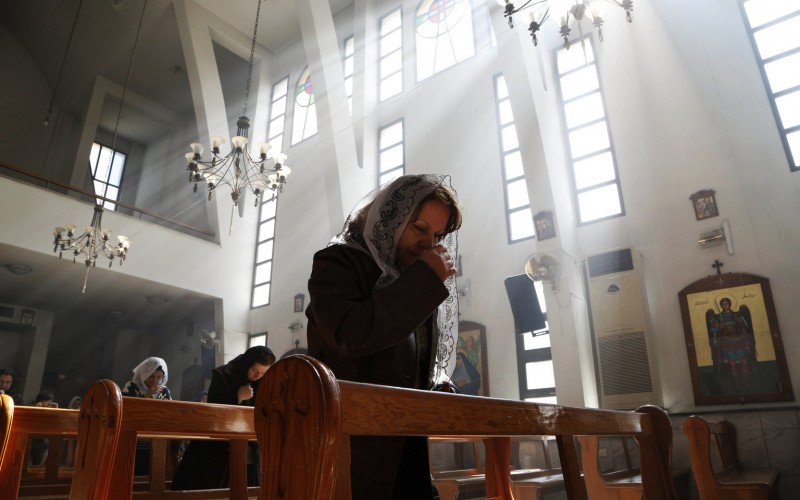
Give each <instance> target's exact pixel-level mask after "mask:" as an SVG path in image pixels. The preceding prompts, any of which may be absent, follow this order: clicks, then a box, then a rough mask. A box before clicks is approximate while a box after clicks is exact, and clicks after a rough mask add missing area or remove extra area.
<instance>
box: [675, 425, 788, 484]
mask: <svg viewBox="0 0 800 500" xmlns="http://www.w3.org/2000/svg"><path fill="white" fill-rule="evenodd" d="M683 433H684V434H685V435H686V437H687V438H688V439H689V452H690V455H691V459H692V472H693V473H694V480H695V482H696V483H697V490H698V492H699V493H700V498H701V500H713V499H717V498H735V499H737V500H762V499H763V500H766V499H768V498H771V497H772V496H773V495H775V489H774V485H775V481H776V480H777V478H778V470H777V469H771V468H759V469H743V468H742V466H741V464H740V463H739V458H738V456H737V454H736V429H735V428H734V427H733V425H732V424H731V423H730V422H726V421H722V422H719V423H711V422H707V421H706V420H705V419H704V418H703V417H700V416H697V415H693V416H691V417H688V418H687V419H686V420H685V421H684V422H683ZM712 438H713V442H714V444H715V448H716V452H717V453H718V454H719V458H720V460H721V462H722V470H721V471H719V472H714V467H713V466H712V457H711V454H712V445H711V443H712Z"/></svg>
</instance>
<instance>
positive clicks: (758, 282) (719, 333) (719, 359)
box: [678, 269, 794, 405]
mask: <svg viewBox="0 0 800 500" xmlns="http://www.w3.org/2000/svg"><path fill="white" fill-rule="evenodd" d="M718 270H719V269H718ZM678 297H679V298H680V301H681V304H680V305H681V315H682V316H683V325H684V334H685V336H686V349H687V351H688V354H689V365H690V368H691V376H692V386H693V389H694V399H695V404H697V405H705V404H725V403H746V402H764V401H793V400H794V393H793V391H792V384H791V380H790V378H789V371H788V367H787V365H786V357H785V355H784V351H783V342H782V340H781V334H780V328H779V327H778V319H777V314H776V312H775V306H774V304H773V301H772V292H771V290H770V286H769V280H768V279H766V278H762V277H760V276H755V275H751V274H743V273H727V274H717V275H713V276H709V277H707V278H703V279H701V280H698V281H695V282H694V283H692V284H691V285H689V286H687V287H686V288H684V289H683V290H681V291H680V293H679V294H678Z"/></svg>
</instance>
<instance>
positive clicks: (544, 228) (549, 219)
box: [533, 211, 556, 241]
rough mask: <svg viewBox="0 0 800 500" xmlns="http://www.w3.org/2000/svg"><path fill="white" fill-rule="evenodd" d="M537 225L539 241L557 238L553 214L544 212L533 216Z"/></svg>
mask: <svg viewBox="0 0 800 500" xmlns="http://www.w3.org/2000/svg"><path fill="white" fill-rule="evenodd" d="M533 223H534V224H535V225H536V238H537V239H538V240H539V241H542V240H548V239H550V238H555V237H556V227H555V225H554V224H553V212H549V211H542V212H539V213H537V214H536V215H534V216H533Z"/></svg>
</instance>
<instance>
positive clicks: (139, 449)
mask: <svg viewBox="0 0 800 500" xmlns="http://www.w3.org/2000/svg"><path fill="white" fill-rule="evenodd" d="M168 377H169V371H168V370H167V363H166V361H164V360H163V359H161V358H157V357H155V356H152V357H149V358H147V359H145V360H144V361H142V362H141V363H139V365H138V366H137V367H136V368H134V369H133V379H132V380H130V381H129V382H128V383H127V384H125V387H123V389H122V395H123V396H128V397H132V398H153V399H172V395H170V392H169V388H167V378H168ZM175 460H177V450H176V451H175ZM133 474H134V475H135V476H145V475H148V474H150V441H145V440H137V441H136V462H135V465H134V468H133Z"/></svg>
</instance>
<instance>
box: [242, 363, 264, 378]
mask: <svg viewBox="0 0 800 500" xmlns="http://www.w3.org/2000/svg"><path fill="white" fill-rule="evenodd" d="M267 370H269V365H262V364H261V363H253V366H251V367H250V369H249V370H247V380H249V381H250V382H255V381H256V380H258V379H260V378H261V377H263V376H264V374H265V373H267Z"/></svg>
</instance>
